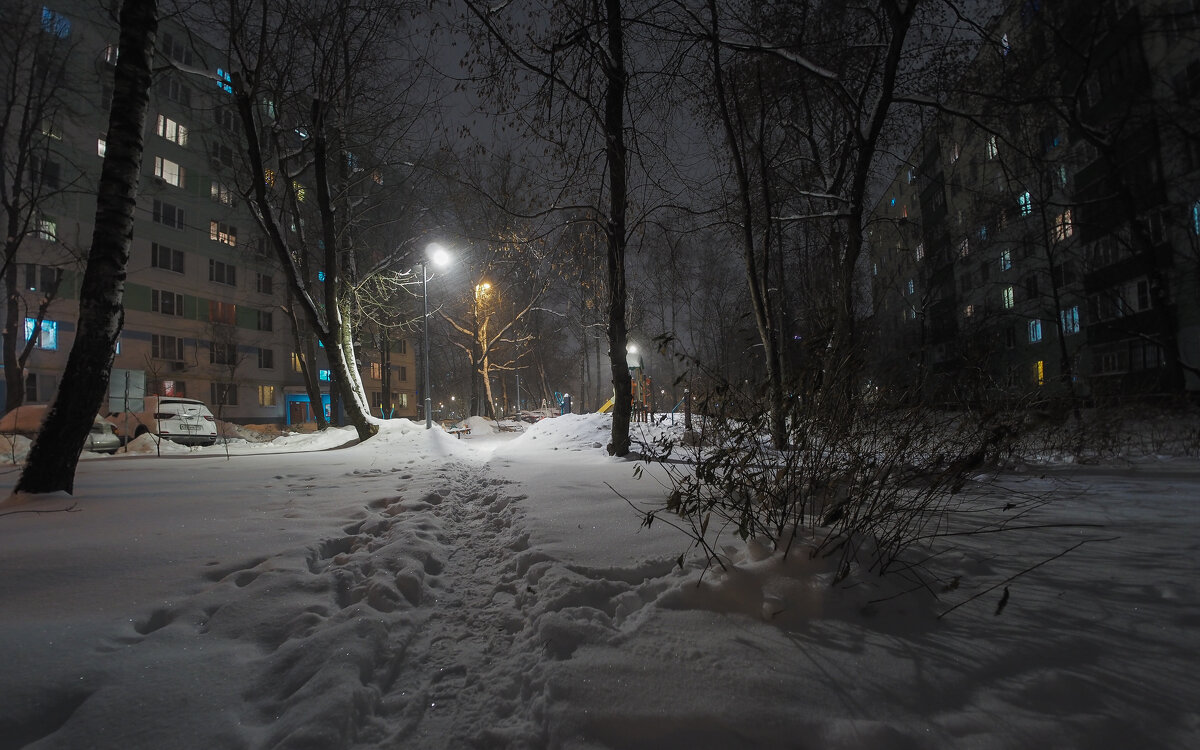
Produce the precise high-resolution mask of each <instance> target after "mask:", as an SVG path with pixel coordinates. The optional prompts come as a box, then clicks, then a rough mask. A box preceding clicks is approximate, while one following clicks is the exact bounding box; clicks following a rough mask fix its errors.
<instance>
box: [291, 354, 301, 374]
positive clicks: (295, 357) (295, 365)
mask: <svg viewBox="0 0 1200 750" xmlns="http://www.w3.org/2000/svg"><path fill="white" fill-rule="evenodd" d="M301 361H302V360H301V358H300V355H299V354H297V353H296V352H292V372H301V370H302V368H301V367H300V364H301Z"/></svg>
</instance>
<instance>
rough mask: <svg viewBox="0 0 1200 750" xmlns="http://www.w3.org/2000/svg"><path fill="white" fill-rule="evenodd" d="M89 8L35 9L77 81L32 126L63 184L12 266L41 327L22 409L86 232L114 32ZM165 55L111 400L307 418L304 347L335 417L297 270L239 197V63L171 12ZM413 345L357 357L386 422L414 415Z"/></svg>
mask: <svg viewBox="0 0 1200 750" xmlns="http://www.w3.org/2000/svg"><path fill="white" fill-rule="evenodd" d="M95 5H96V4H94V3H88V2H81V1H79V0H61V2H57V3H55V4H54V5H47V6H43V7H42V8H41V16H40V19H41V22H40V29H39V30H38V33H40V34H44V35H47V38H48V39H49V40H51V41H53V42H54V44H53V45H52V46H53V48H54V54H55V55H63V56H65V61H66V65H65V68H64V70H65V72H66V74H67V75H66V77H65V78H64V79H63V80H64V84H63V86H62V95H61V97H60V98H61V100H62V103H61V106H59V107H56V109H55V113H54V114H55V116H54V117H51V118H47V119H48V121H47V122H46V123H45V125H44V126H43V128H42V132H41V133H40V134H38V135H39V137H41V138H45V139H48V143H49V148H48V149H47V150H46V151H45V152H44V153H47V154H49V156H47V157H44V158H43V159H42V160H41V162H39V168H40V169H41V174H42V175H43V181H44V175H46V174H47V173H50V172H52V173H53V174H54V175H56V182H61V184H60V185H57V187H59V188H61V189H60V190H57V191H55V192H54V193H53V194H52V195H50V196H49V197H48V198H47V199H46V200H44V201H43V202H42V204H41V205H40V206H39V210H38V218H37V221H38V225H37V231H36V232H35V233H33V234H31V235H30V236H29V237H28V238H27V239H26V240H25V241H24V242H22V244H21V246H20V250H19V252H18V255H17V257H16V259H15V264H14V265H13V266H12V267H11V268H10V269H9V270H8V273H13V274H16V278H17V279H18V292H19V295H20V302H19V306H18V314H19V315H21V316H22V317H23V318H24V319H25V322H24V326H25V327H24V331H25V337H26V340H28V338H29V337H30V335H31V334H33V333H34V331H35V330H37V333H38V335H37V341H36V343H35V348H34V350H33V352H32V353H31V355H30V357H29V359H28V361H27V363H26V367H25V374H24V385H25V399H26V402H27V403H45V402H48V401H50V400H52V399H53V398H54V394H55V389H56V387H57V382H58V377H59V374H60V373H61V372H62V370H63V367H64V366H65V363H66V358H67V354H68V352H69V350H70V347H71V343H72V340H73V333H74V330H75V320H76V318H77V311H78V291H79V282H80V278H81V276H82V271H83V258H84V257H85V255H86V250H87V247H88V244H89V242H90V237H91V231H92V222H93V218H94V212H95V200H94V194H95V184H96V180H97V179H98V177H99V171H100V166H101V161H102V158H103V155H104V150H105V140H104V137H105V133H106V130H107V125H108V111H107V110H108V105H109V100H110V98H111V92H112V87H111V79H112V69H113V65H115V63H116V59H117V47H116V40H117V29H116V27H115V25H114V24H113V23H112V20H111V19H110V18H107V17H106V16H105V15H104V14H103V13H102V12H100V11H99V10H98V9H97V8H96V7H95ZM156 63H157V64H156V73H155V79H154V84H153V88H152V91H151V104H150V110H149V116H148V118H147V123H146V133H145V144H146V148H145V154H144V157H143V172H142V180H141V186H140V190H139V196H138V201H137V209H136V220H135V227H134V237H133V245H132V250H131V257H130V262H129V266H128V281H127V283H126V288H125V298H124V300H125V323H124V328H123V330H122V332H121V336H120V341H119V344H118V351H117V355H116V360H115V364H114V369H113V374H112V379H111V386H110V394H111V399H110V401H111V404H112V408H113V410H119V408H120V402H121V401H122V399H124V398H125V397H127V396H138V395H141V393H143V392H144V393H157V394H162V395H179V396H187V397H189V398H196V399H200V400H202V401H205V402H207V403H209V404H210V406H211V407H212V409H213V411H214V413H217V414H218V415H219V416H220V417H221V418H222V419H225V420H228V421H233V422H240V423H277V424H289V423H294V422H300V421H307V420H309V419H310V418H311V415H312V411H311V410H312V408H313V406H312V405H311V404H310V403H309V396H308V394H307V392H306V390H305V388H304V386H303V379H302V377H301V374H300V366H299V363H300V359H299V357H300V355H299V354H298V353H297V352H298V351H308V352H309V355H308V356H309V357H312V358H314V359H315V360H316V361H317V363H318V364H317V366H318V368H319V370H320V373H321V379H322V381H323V391H324V396H323V398H324V400H325V408H326V410H327V411H328V405H329V396H328V391H329V389H328V383H327V378H328V369H327V365H325V364H324V363H323V358H322V356H321V354H320V347H319V345H317V344H316V342H315V339H314V337H312V336H311V334H309V335H305V334H304V331H303V325H301V329H302V330H301V331H300V335H299V336H297V334H296V332H295V331H294V330H293V324H292V321H291V319H290V317H289V315H288V313H287V310H288V307H289V305H288V294H289V290H288V285H287V280H286V278H285V277H284V275H283V272H282V270H281V268H280V264H279V261H278V259H277V258H276V256H275V254H274V252H273V251H272V250H271V249H270V248H269V247H268V246H267V245H266V244H265V243H264V242H263V241H262V238H261V237H260V236H259V235H258V233H257V232H256V225H255V222H254V220H253V217H252V215H251V213H250V211H249V208H248V206H247V205H246V202H245V201H244V200H243V199H242V198H241V197H240V196H239V194H238V189H237V185H238V177H239V176H240V177H241V178H242V180H241V181H242V183H243V184H244V183H245V174H244V160H243V158H242V157H241V155H240V153H239V150H238V147H237V143H238V141H237V139H236V138H235V137H234V133H235V132H236V128H239V127H240V124H239V123H238V121H237V119H236V113H235V112H234V110H233V108H232V97H231V96H230V95H229V88H228V85H227V84H226V83H224V80H227V79H228V75H229V73H228V71H227V70H225V69H224V68H223V62H222V61H221V60H220V59H219V57H218V56H217V54H216V53H215V52H214V51H212V50H211V49H208V48H205V47H204V46H203V45H202V44H201V43H199V42H198V41H197V40H196V39H195V38H194V36H192V35H190V34H188V31H187V29H186V28H183V27H181V26H179V25H177V24H175V23H174V22H172V21H171V20H169V19H168V20H166V21H164V23H163V25H162V26H161V27H160V33H159V39H158V51H157V57H156ZM169 63H173V65H172V64H169ZM195 70H205V71H208V72H209V73H210V75H198V74H196V73H195V72H191V71H195ZM7 158H8V153H7V152H6V159H7ZM239 170H241V171H239ZM264 179H268V177H267V176H264ZM48 292H49V293H50V295H51V299H50V302H49V305H48V307H47V308H46V311H45V318H44V320H43V321H42V322H41V324H40V326H39V325H38V324H37V310H38V307H39V303H40V301H41V300H43V299H44V298H46V296H47V293H48ZM414 350H415V347H413V346H411V345H410V343H409V341H408V340H406V338H405V335H404V334H401V333H397V332H395V331H394V330H385V331H375V332H373V333H370V334H364V341H363V346H362V348H361V350H360V359H359V366H360V368H361V374H362V377H363V382H364V386H365V388H366V392H367V395H368V400H369V402H370V403H369V405H370V406H371V409H372V413H373V414H375V415H376V416H385V417H404V416H407V417H412V416H415V415H416V404H417V398H416V367H415V359H414Z"/></svg>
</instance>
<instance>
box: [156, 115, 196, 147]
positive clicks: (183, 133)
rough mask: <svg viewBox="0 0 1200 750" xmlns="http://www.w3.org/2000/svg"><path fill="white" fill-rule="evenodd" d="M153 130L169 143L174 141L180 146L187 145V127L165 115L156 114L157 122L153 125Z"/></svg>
mask: <svg viewBox="0 0 1200 750" xmlns="http://www.w3.org/2000/svg"><path fill="white" fill-rule="evenodd" d="M155 132H157V133H158V134H159V135H160V136H162V137H163V138H166V139H167V140H168V141H170V142H171V143H175V144H178V145H180V146H186V145H187V140H188V131H187V128H185V127H184V126H182V125H180V124H179V123H177V122H175V121H174V120H172V119H171V118H170V117H167V116H166V115H159V116H158V123H157V124H156V125H155Z"/></svg>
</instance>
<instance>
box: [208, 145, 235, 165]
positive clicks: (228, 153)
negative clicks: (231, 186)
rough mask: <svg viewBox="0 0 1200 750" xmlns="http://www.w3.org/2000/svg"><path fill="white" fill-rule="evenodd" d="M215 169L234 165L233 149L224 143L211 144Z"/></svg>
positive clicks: (211, 154) (211, 155) (211, 156)
mask: <svg viewBox="0 0 1200 750" xmlns="http://www.w3.org/2000/svg"><path fill="white" fill-rule="evenodd" d="M209 149H210V154H209V156H210V158H211V159H212V166H213V169H220V168H221V167H232V166H233V149H232V148H230V147H229V146H228V145H226V144H224V143H211V144H209Z"/></svg>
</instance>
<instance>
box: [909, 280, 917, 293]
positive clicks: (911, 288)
mask: <svg viewBox="0 0 1200 750" xmlns="http://www.w3.org/2000/svg"><path fill="white" fill-rule="evenodd" d="M916 291H917V284H916V282H915V281H913V280H912V279H909V280H908V293H909V294H913V293H915V292H916Z"/></svg>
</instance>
